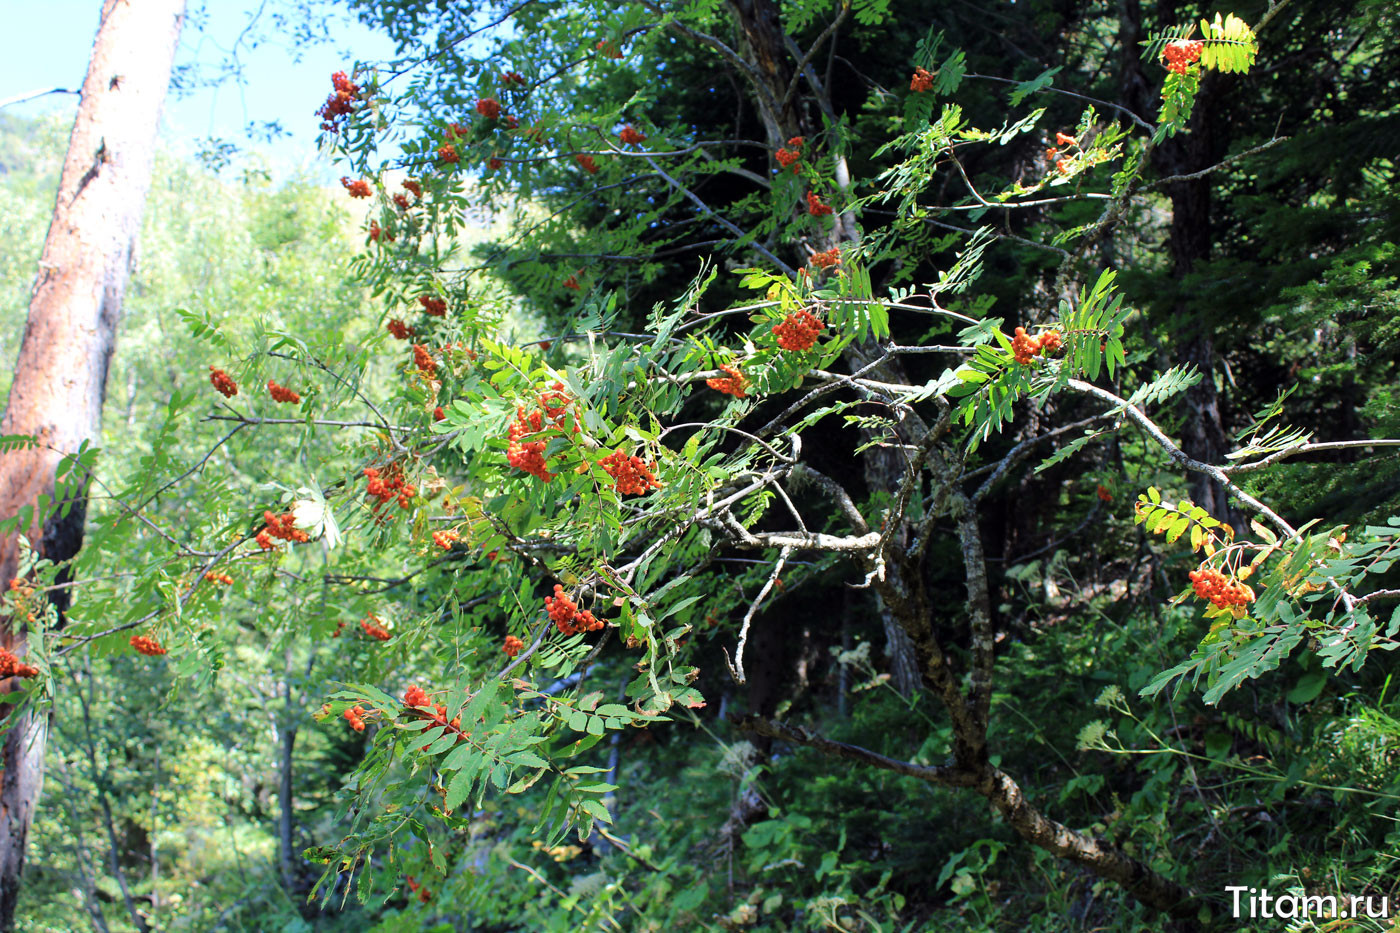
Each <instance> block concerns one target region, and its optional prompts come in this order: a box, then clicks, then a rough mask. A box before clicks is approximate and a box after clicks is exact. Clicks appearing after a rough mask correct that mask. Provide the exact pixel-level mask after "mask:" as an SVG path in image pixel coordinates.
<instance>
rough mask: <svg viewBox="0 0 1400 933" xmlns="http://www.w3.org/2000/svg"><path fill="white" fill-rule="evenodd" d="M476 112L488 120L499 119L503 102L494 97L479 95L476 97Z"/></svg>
mask: <svg viewBox="0 0 1400 933" xmlns="http://www.w3.org/2000/svg"><path fill="white" fill-rule="evenodd" d="M476 112H477V113H479V114H481V115H482V116H483V117H485V118H486V119H488V120H499V119H500V118H501V102H500V101H498V100H496V98H494V97H478V98H477V99H476Z"/></svg>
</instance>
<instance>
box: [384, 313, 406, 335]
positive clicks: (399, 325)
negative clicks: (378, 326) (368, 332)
mask: <svg viewBox="0 0 1400 933" xmlns="http://www.w3.org/2000/svg"><path fill="white" fill-rule="evenodd" d="M384 329H385V330H387V331H388V332H389V333H390V334H391V335H392V336H393V337H395V338H396V339H398V340H408V339H409V338H410V337H412V336H413V328H412V327H409V326H408V325H407V324H405V323H404V322H403V321H402V320H400V319H399V318H394V319H393V320H392V321H390V322H389V323H387V324H385V325H384Z"/></svg>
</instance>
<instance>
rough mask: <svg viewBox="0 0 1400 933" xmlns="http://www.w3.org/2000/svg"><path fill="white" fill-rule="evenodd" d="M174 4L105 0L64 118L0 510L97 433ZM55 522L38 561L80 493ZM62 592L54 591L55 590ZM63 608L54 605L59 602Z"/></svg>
mask: <svg viewBox="0 0 1400 933" xmlns="http://www.w3.org/2000/svg"><path fill="white" fill-rule="evenodd" d="M184 6H185V3H184V0H142V2H139V3H136V2H126V0H105V2H104V3H103V6H102V15H101V21H100V25H99V28H98V32H97V38H96V41H95V42H94V44H93V51H92V58H91V60H90V61H89V64H88V72H87V78H86V80H85V81H84V82H83V91H82V102H81V103H80V104H79V107H78V114H77V118H76V119H75V121H74V123H73V132H72V136H71V137H70V139H69V143H68V154H67V157H66V159H65V161H64V165H63V174H62V177H61V179H60V182H59V189H58V198H57V202H56V204H55V207H54V214H53V219H52V221H51V222H50V226H49V231H48V236H47V238H46V239H45V242H44V251H43V256H42V258H41V259H40V262H39V275H38V278H37V280H36V282H35V285H34V291H33V294H32V295H31V298H30V304H29V317H28V321H27V324H26V326H25V331H24V338H23V342H22V343H21V345H20V351H19V359H18V362H17V363H16V366H15V377H14V382H13V384H12V387H11V389H10V397H9V402H8V405H7V406H6V409H5V415H4V419H3V423H0V433H4V434H22V435H28V436H31V437H34V438H37V445H36V446H35V447H33V448H31V449H27V450H13V451H10V452H9V453H5V454H0V518H11V517H14V516H16V515H18V514H20V512H21V510H22V509H23V508H24V507H25V506H33V505H35V504H36V503H37V501H38V499H39V497H40V496H41V495H47V496H53V495H54V494H55V480H54V474H55V470H56V468H57V466H58V464H59V462H60V461H61V460H62V459H63V458H64V457H65V456H66V455H68V454H71V453H73V452H75V451H77V450H78V448H79V447H80V446H81V445H82V444H83V442H84V441H94V440H97V439H98V435H99V430H100V424H101V414H102V402H103V398H104V395H105V387H106V381H107V369H108V364H109V362H110V360H111V356H112V349H113V343H114V339H115V334H116V326H117V320H118V317H119V316H120V311H121V305H122V296H123V294H124V292H125V289H126V283H127V279H128V276H129V271H130V266H131V259H132V250H133V247H134V242H135V239H136V235H137V232H138V230H139V229H140V223H141V214H142V210H143V208H144V205H145V200H146V192H147V191H148V189H149V188H150V183H151V173H152V167H153V164H154V159H155V144H156V128H157V121H158V118H159V114H160V108H161V104H162V102H163V101H164V98H165V92H166V89H167V87H168V85H169V83H170V72H171V65H172V63H173V61H174V57H175V46H176V42H177V40H178V38H179V35H180V28H181V26H182V24H183V20H184ZM60 492H61V493H62V495H63V496H64V497H67V498H68V499H69V500H70V501H71V502H72V505H73V507H72V508H71V509H70V510H69V512H68V514H67V516H66V517H63V518H58V517H56V514H57V513H55V517H47V518H46V517H45V516H42V515H39V514H38V512H37V510H36V512H35V514H34V516H33V520H32V521H31V522H30V523H29V524H28V526H27V527H24V528H22V529H20V530H21V532H23V533H24V535H25V536H26V537H27V538H28V539H29V541H30V542H31V544H32V545H33V546H34V547H35V548H36V549H37V550H38V551H39V553H40V554H42V555H43V556H45V557H47V558H49V559H51V560H54V561H64V560H67V559H69V558H71V557H72V556H73V555H74V554H76V553H77V551H78V548H79V546H80V545H81V544H82V534H83V517H84V508H83V503H84V499H83V492H84V490H82V489H81V488H71V489H67V490H61V491H60ZM19 556H20V543H19V540H18V537H17V536H15V535H8V536H4V537H3V538H0V581H8V580H9V579H11V578H12V577H14V576H15V575H16V571H17V569H18V563H19ZM58 592H65V591H58ZM58 608H59V611H60V612H62V611H64V610H65V609H66V608H67V606H66V603H60V604H59V605H58ZM3 642H4V644H5V646H6V647H7V648H9V649H10V650H12V651H14V652H15V653H16V654H23V653H24V647H25V631H24V627H23V625H21V624H18V623H17V622H16V621H15V620H6V623H5V625H4V632H3ZM9 689H12V685H11V684H4V685H0V690H4V691H6V692H8V690H9ZM5 725H6V726H7V727H8V730H7V732H6V734H5V744H4V751H3V765H4V771H3V777H0V929H5V930H8V929H10V928H11V927H12V926H13V923H14V911H15V903H16V900H17V898H18V894H19V881H20V874H21V871H22V870H23V867H24V851H25V844H26V841H27V839H28V835H29V826H30V823H31V822H32V820H33V817H34V808H35V806H36V804H37V802H38V797H39V788H40V785H41V783H42V780H43V756H44V745H45V739H46V737H47V723H46V722H45V720H44V719H43V718H42V717H38V716H34V715H32V714H31V713H30V712H29V711H28V710H23V709H21V710H19V711H11V713H10V715H9V716H7V722H6V723H5Z"/></svg>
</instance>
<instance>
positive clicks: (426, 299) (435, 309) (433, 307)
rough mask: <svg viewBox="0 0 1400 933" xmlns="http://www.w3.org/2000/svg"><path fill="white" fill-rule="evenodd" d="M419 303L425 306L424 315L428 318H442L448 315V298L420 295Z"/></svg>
mask: <svg viewBox="0 0 1400 933" xmlns="http://www.w3.org/2000/svg"><path fill="white" fill-rule="evenodd" d="M418 303H419V304H420V305H422V306H423V313H424V314H426V315H428V317H442V316H443V315H445V314H446V313H447V299H446V298H439V297H437V296H436V295H419V296H418Z"/></svg>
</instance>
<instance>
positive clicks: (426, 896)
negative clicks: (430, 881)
mask: <svg viewBox="0 0 1400 933" xmlns="http://www.w3.org/2000/svg"><path fill="white" fill-rule="evenodd" d="M407 883H408V889H409V890H410V891H413V892H415V893H416V894H417V895H418V900H419V902H421V903H423V904H426V903H428V901H430V900H432V899H433V892H432V891H429V890H428V888H427V886H425V885H421V884H419V883H418V882H416V881H414V880H413V876H412V875H409V876H408V879H407Z"/></svg>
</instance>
